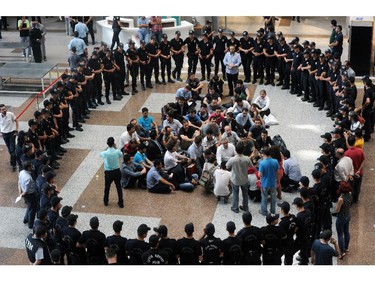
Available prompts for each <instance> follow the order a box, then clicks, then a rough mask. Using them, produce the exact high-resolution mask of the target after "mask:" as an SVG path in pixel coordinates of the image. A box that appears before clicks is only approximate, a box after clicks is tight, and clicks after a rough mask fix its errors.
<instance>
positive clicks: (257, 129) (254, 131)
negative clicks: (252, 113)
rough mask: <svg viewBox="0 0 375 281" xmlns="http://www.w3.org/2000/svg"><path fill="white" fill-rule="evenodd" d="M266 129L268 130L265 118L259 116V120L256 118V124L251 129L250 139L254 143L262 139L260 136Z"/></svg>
mask: <svg viewBox="0 0 375 281" xmlns="http://www.w3.org/2000/svg"><path fill="white" fill-rule="evenodd" d="M264 129H266V127H265V126H264V121H263V118H262V117H260V116H258V117H257V118H255V120H254V124H253V125H251V127H250V129H249V134H248V137H249V138H251V139H252V140H253V141H256V140H257V138H259V137H260V134H261V133H262V131H263V130H264Z"/></svg>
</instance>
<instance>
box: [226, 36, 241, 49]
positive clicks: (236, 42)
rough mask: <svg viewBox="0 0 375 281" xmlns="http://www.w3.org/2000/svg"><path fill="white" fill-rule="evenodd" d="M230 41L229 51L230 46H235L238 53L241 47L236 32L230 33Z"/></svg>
mask: <svg viewBox="0 0 375 281" xmlns="http://www.w3.org/2000/svg"><path fill="white" fill-rule="evenodd" d="M229 35H230V37H229V39H228V41H227V51H228V50H229V47H230V46H234V51H235V52H238V51H239V47H240V41H239V40H238V39H237V38H236V33H234V31H231V32H229Z"/></svg>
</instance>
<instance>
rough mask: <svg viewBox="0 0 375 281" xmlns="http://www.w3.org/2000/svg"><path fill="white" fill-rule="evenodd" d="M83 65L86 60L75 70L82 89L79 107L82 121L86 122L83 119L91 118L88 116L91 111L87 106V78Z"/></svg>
mask: <svg viewBox="0 0 375 281" xmlns="http://www.w3.org/2000/svg"><path fill="white" fill-rule="evenodd" d="M83 65H84V62H82V63H81V62H80V63H79V64H78V65H77V69H76V70H75V71H73V73H74V74H76V76H77V84H78V86H80V87H81V91H80V92H78V99H77V101H78V107H79V109H80V116H79V118H80V120H81V121H80V122H82V123H85V121H82V120H83V119H89V118H90V117H89V116H87V114H88V113H89V109H88V107H87V104H86V102H85V101H86V91H85V88H86V84H87V82H86V79H85V75H84V74H83Z"/></svg>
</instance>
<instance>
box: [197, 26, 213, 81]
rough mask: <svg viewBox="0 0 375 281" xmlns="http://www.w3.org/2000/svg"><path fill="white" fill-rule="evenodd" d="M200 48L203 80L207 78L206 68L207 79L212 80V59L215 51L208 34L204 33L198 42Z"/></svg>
mask: <svg viewBox="0 0 375 281" xmlns="http://www.w3.org/2000/svg"><path fill="white" fill-rule="evenodd" d="M198 50H199V62H200V64H201V73H202V78H201V81H204V80H206V69H207V80H208V81H210V79H211V78H210V76H211V59H212V56H213V53H214V46H213V45H212V42H211V41H209V40H208V34H207V33H204V34H203V39H202V40H201V41H200V42H199V44H198Z"/></svg>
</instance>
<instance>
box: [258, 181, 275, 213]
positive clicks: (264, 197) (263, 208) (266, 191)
mask: <svg viewBox="0 0 375 281" xmlns="http://www.w3.org/2000/svg"><path fill="white" fill-rule="evenodd" d="M268 195H270V196H271V213H272V214H275V211H276V210H275V209H276V187H263V188H262V201H261V205H260V210H261V212H262V213H263V214H264V215H266V214H267V197H268Z"/></svg>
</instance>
